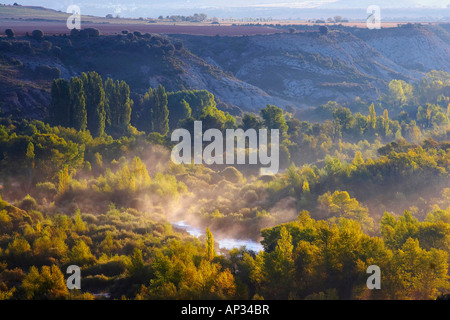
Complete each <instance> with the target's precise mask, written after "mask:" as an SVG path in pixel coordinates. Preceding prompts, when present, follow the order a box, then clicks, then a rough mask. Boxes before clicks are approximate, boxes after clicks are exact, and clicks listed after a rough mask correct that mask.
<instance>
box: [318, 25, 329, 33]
mask: <svg viewBox="0 0 450 320" xmlns="http://www.w3.org/2000/svg"><path fill="white" fill-rule="evenodd" d="M319 32H320V34H322V35H326V34H328V27H326V26H320V27H319Z"/></svg>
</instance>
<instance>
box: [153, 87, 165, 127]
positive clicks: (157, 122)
mask: <svg viewBox="0 0 450 320" xmlns="http://www.w3.org/2000/svg"><path fill="white" fill-rule="evenodd" d="M153 99H154V103H153V104H152V110H151V111H152V112H151V115H152V116H151V117H152V131H153V132H158V133H160V134H162V135H163V136H164V135H166V134H167V133H168V132H169V109H168V108H167V103H168V101H167V94H166V90H165V89H164V87H163V86H162V85H159V86H158V88H157V89H156V91H155V92H154V95H153Z"/></svg>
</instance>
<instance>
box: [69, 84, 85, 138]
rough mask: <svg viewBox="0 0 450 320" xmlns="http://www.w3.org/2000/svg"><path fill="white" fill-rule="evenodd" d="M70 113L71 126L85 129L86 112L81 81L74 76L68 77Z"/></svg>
mask: <svg viewBox="0 0 450 320" xmlns="http://www.w3.org/2000/svg"><path fill="white" fill-rule="evenodd" d="M70 113H71V116H70V120H71V123H70V124H71V127H73V128H75V129H76V130H86V128H87V112H86V101H85V97H84V89H83V81H81V79H80V78H76V77H74V78H72V79H70Z"/></svg>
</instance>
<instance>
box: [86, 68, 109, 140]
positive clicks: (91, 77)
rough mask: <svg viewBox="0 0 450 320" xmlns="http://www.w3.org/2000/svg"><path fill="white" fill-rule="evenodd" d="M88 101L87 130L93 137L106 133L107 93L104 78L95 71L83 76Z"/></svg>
mask: <svg viewBox="0 0 450 320" xmlns="http://www.w3.org/2000/svg"><path fill="white" fill-rule="evenodd" d="M81 79H82V81H83V87H84V92H85V99H86V111H87V129H88V130H89V131H90V132H91V135H92V136H93V137H99V136H101V135H103V133H104V132H105V121H106V112H105V91H104V89H103V81H102V77H101V76H100V75H99V74H98V73H97V72H95V71H91V72H88V73H85V72H83V73H82V74H81Z"/></svg>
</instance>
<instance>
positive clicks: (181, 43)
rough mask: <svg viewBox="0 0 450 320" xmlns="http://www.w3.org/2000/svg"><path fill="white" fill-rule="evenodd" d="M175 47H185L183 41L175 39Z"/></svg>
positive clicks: (177, 48) (179, 48)
mask: <svg viewBox="0 0 450 320" xmlns="http://www.w3.org/2000/svg"><path fill="white" fill-rule="evenodd" d="M174 47H175V49H176V50H182V49H183V47H184V45H183V42H181V41H175V43H174Z"/></svg>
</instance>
